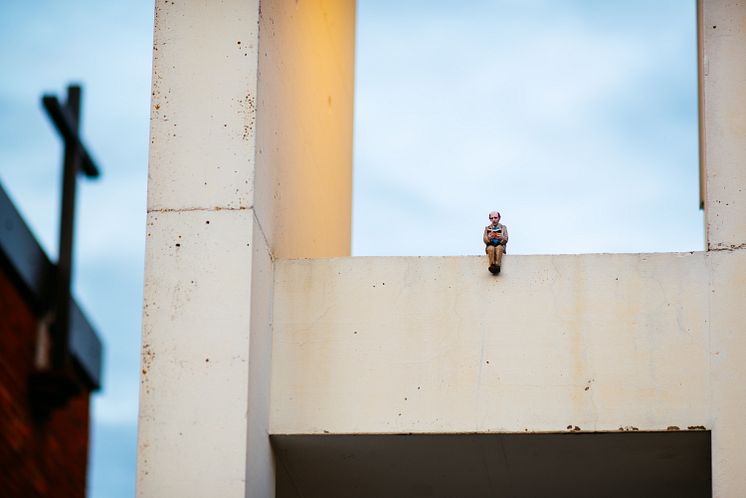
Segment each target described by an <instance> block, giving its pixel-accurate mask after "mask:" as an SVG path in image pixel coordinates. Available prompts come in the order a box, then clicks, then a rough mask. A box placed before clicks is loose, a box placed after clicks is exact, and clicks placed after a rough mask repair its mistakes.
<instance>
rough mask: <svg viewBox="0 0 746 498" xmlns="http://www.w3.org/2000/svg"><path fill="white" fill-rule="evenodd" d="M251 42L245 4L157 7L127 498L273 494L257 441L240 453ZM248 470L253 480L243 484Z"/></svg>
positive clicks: (259, 418)
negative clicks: (257, 471) (132, 461)
mask: <svg viewBox="0 0 746 498" xmlns="http://www.w3.org/2000/svg"><path fill="white" fill-rule="evenodd" d="M257 47H258V2H257V1H243V0H242V1H238V0H228V1H225V2H221V3H220V4H214V3H203V2H170V1H165V0H161V1H158V2H157V4H156V20H155V40H154V68H153V96H152V116H151V146H150V165H149V183H148V237H147V243H146V270H145V273H146V274H145V296H144V299H145V304H144V316H143V346H142V347H143V355H142V386H141V394H140V421H139V437H138V470H137V472H138V478H137V494H138V496H143V497H146V496H147V497H151V496H152V497H160V496H184V497H188V496H217V495H219V496H225V497H244V496H245V495H246V494H247V490H255V491H257V494H255V496H270V494H268V491H267V490H271V489H273V485H274V483H273V481H274V476H273V474H272V471H271V466H270V463H271V452H270V450H269V445H268V444H267V443H266V441H265V442H264V443H263V444H262V442H258V443H256V444H255V445H254V447H253V448H252V449H253V452H252V453H251V454H247V451H246V448H247V440H250V441H253V440H254V439H255V438H253V436H252V435H253V432H255V431H249V427H254V426H256V425H257V424H258V425H259V426H261V425H262V424H264V427H265V430H266V419H267V403H264V405H262V403H261V399H262V398H261V395H257V394H256V393H255V392H253V391H252V392H250V389H249V379H250V376H251V375H253V374H255V372H254V371H255V370H256V365H255V364H252V361H251V360H252V359H253V358H252V355H251V349H252V348H253V343H254V342H255V337H253V336H250V333H254V332H255V331H254V330H252V328H251V327H250V323H251V319H252V307H253V305H254V302H255V298H254V293H255V292H254V290H253V289H252V278H253V277H252V276H253V275H255V274H256V273H257V271H259V269H260V268H261V269H262V270H265V271H266V269H267V267H268V263H267V261H268V259H269V258H268V256H266V255H265V254H266V251H267V249H266V246H267V244H266V243H263V241H262V237H261V228H260V227H259V226H258V224H257V221H256V216H255V213H254V210H253V183H254V181H253V180H254V156H255V147H254V144H255V139H254V119H255V117H254V114H255V109H254V107H255V104H254V103H255V102H256V86H257V85H256V79H257V58H258V56H257ZM265 333H266V331H265ZM266 368H267V370H266V371H265V372H264V376H263V382H264V384H265V385H268V382H269V379H268V375H269V371H268V367H266ZM252 381H253V382H259V383H260V384H261V382H262V377H261V373H260V374H259V375H257V377H256V378H252ZM265 390H266V387H265ZM259 391H261V389H260V390H259ZM256 400H259V401H258V402H255V401H256ZM265 439H266V438H265ZM252 465H254V466H262V467H263V469H264V470H263V474H264V477H263V479H262V480H255V481H252V482H250V483H248V484H247V467H251V466H252Z"/></svg>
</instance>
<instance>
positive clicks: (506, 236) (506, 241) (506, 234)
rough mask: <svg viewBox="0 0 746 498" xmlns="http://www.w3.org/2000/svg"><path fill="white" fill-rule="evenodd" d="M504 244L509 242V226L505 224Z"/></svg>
mask: <svg viewBox="0 0 746 498" xmlns="http://www.w3.org/2000/svg"><path fill="white" fill-rule="evenodd" d="M502 240H503V245H505V244H507V243H508V227H506V226H505V225H503V239H502Z"/></svg>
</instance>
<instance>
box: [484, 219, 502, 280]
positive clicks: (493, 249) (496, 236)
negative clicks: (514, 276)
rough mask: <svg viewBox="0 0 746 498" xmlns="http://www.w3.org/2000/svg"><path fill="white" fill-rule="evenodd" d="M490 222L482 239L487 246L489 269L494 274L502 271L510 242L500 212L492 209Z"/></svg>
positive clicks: (485, 250)
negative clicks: (504, 255)
mask: <svg viewBox="0 0 746 498" xmlns="http://www.w3.org/2000/svg"><path fill="white" fill-rule="evenodd" d="M489 217H490V224H489V225H487V226H486V227H484V235H483V236H482V240H483V241H484V243H485V245H486V247H485V249H484V252H486V253H487V258H488V259H489V263H490V266H489V270H490V273H492V274H493V275H498V274H499V273H500V262H501V261H502V259H503V254H505V247H506V246H507V244H508V228H507V227H506V226H505V225H503V224H501V223H500V213H498V212H497V211H492V212H491V213H490V214H489Z"/></svg>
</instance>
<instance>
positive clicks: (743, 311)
mask: <svg viewBox="0 0 746 498" xmlns="http://www.w3.org/2000/svg"><path fill="white" fill-rule="evenodd" d="M485 266H486V260H485V258H484V257H443V258H437V257H435V258H337V259H325V260H289V261H278V262H277V263H276V276H275V297H274V302H275V304H274V313H275V322H274V346H273V351H274V353H273V354H274V360H273V372H272V406H271V419H270V431H271V433H273V434H361V433H363V434H371V433H373V434H375V433H489V432H512V433H520V432H544V431H549V432H553V431H576V430H583V431H618V430H676V429H680V430H687V429H690V428H693V429H695V430H696V429H701V428H706V429H709V430H712V452H713V486H714V490H715V495H714V496H717V497H737V496H746V477H744V475H743V473H742V472H740V469H741V468H743V464H744V457H743V455H746V430H745V429H744V428H743V425H742V420H743V418H744V416H745V415H746V391H744V388H743V385H744V379H745V378H746V338H745V336H744V334H743V324H744V323H746V295H745V294H744V289H745V288H746V250H731V251H710V252H696V253H682V254H614V255H611V254H596V255H564V256H506V259H505V260H504V265H503V272H502V273H501V275H500V276H499V277H493V276H492V275H490V274H489V273H488V272H487V271H486V267H485Z"/></svg>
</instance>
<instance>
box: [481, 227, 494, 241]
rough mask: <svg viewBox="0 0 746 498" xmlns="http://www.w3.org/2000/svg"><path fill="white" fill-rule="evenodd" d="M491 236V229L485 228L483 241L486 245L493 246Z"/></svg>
mask: <svg viewBox="0 0 746 498" xmlns="http://www.w3.org/2000/svg"><path fill="white" fill-rule="evenodd" d="M489 235H490V228H489V227H485V229H484V234H483V235H482V240H483V241H484V243H485V244H486V245H490V244H492V241H491V240H490V236H489Z"/></svg>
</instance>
